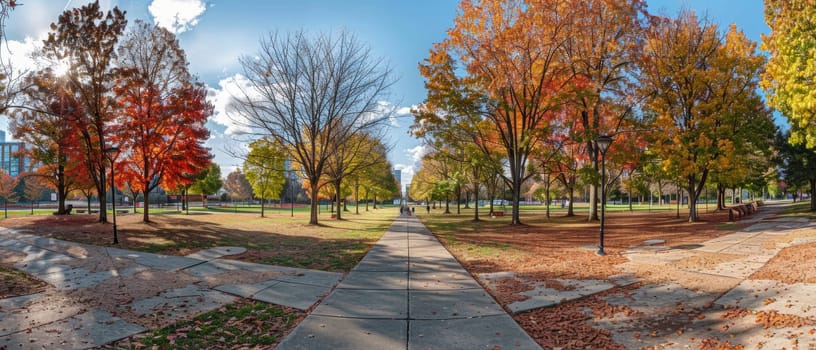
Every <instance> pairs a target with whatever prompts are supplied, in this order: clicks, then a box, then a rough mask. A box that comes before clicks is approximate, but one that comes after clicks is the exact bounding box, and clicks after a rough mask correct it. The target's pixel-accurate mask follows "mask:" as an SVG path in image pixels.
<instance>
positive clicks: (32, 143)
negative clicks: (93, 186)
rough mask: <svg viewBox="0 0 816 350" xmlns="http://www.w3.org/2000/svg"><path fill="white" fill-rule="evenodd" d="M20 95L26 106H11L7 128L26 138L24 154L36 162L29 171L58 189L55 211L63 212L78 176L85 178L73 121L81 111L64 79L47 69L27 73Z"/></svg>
mask: <svg viewBox="0 0 816 350" xmlns="http://www.w3.org/2000/svg"><path fill="white" fill-rule="evenodd" d="M24 84H25V85H26V86H28V88H27V89H26V90H25V92H24V95H23V97H24V98H25V100H26V105H27V108H16V109H14V110H12V113H11V114H10V118H9V129H10V131H11V132H12V134H13V135H14V137H15V138H17V139H18V140H21V141H23V142H25V143H26V144H27V145H28V147H26V149H25V152H26V154H25V156H27V157H30V159H32V160H33V161H34V162H36V163H37V164H39V166H38V167H37V169H36V171H35V172H34V173H33V174H31V175H33V176H38V177H40V178H41V180H43V181H44V182H45V183H46V184H47V186H48V187H50V188H52V189H54V190H55V191H57V201H58V208H57V214H58V215H62V214H65V213H66V210H65V199H66V197H67V196H68V193H70V192H71V191H72V190H75V189H77V188H78V187H77V183H78V181H79V179H88V178H89V174H88V168H87V167H86V166H85V165H84V163H85V162H84V156H85V154H84V153H83V152H81V147H80V139H79V133H78V132H77V130H76V129H75V125H76V124H75V123H73V122H71V121H72V120H76V119H78V118H80V116H81V115H82V114H83V113H84V110H83V109H82V105H81V104H80V103H79V101H77V100H76V96H75V95H74V94H73V93H72V92H71V90H70V89H69V86H68V85H67V81H66V80H65V79H64V78H62V77H58V76H56V75H54V74H53V72H52V71H51V70H50V69H45V70H42V71H38V72H36V73H33V74H31V75H29V76H28V77H27V78H26V80H25V82H24Z"/></svg>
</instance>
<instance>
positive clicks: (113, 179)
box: [105, 147, 147, 244]
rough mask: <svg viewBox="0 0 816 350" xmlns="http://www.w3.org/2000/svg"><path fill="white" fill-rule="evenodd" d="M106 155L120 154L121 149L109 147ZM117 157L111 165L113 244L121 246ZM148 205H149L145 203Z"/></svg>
mask: <svg viewBox="0 0 816 350" xmlns="http://www.w3.org/2000/svg"><path fill="white" fill-rule="evenodd" d="M105 153H107V154H117V155H118V154H119V147H108V148H106V149H105ZM115 158H116V156H111V157H110V158H109V159H110V163H111V205H112V208H113V244H119V237H118V236H117V233H116V175H115V174H114V169H115V168H116V167H115V166H114V164H113V160H114V159H115ZM145 205H147V203H145Z"/></svg>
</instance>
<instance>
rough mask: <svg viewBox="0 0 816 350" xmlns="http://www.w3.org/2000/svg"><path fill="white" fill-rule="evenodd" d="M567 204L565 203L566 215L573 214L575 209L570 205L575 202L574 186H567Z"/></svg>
mask: <svg viewBox="0 0 816 350" xmlns="http://www.w3.org/2000/svg"><path fill="white" fill-rule="evenodd" d="M568 192H569V205H567V216H575V209H574V207H573V206H572V204H573V203H575V186H570V188H569V191H568Z"/></svg>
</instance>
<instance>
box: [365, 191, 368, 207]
mask: <svg viewBox="0 0 816 350" xmlns="http://www.w3.org/2000/svg"><path fill="white" fill-rule="evenodd" d="M365 202H366V208H365V209H366V211H368V189H366V192H365Z"/></svg>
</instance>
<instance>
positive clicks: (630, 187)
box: [627, 173, 634, 212]
mask: <svg viewBox="0 0 816 350" xmlns="http://www.w3.org/2000/svg"><path fill="white" fill-rule="evenodd" d="M627 192H628V193H627V196H628V197H629V211H630V212H633V211H634V209H632V173H629V191H627Z"/></svg>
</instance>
